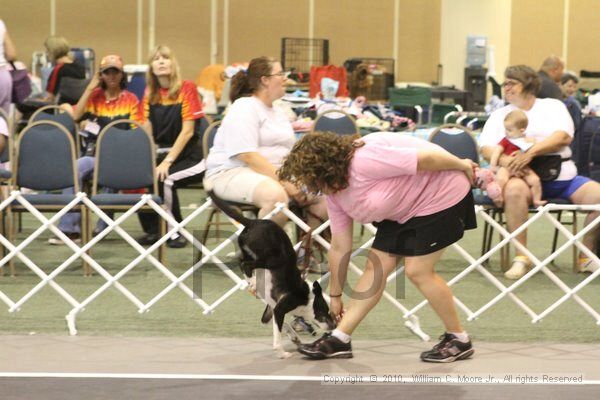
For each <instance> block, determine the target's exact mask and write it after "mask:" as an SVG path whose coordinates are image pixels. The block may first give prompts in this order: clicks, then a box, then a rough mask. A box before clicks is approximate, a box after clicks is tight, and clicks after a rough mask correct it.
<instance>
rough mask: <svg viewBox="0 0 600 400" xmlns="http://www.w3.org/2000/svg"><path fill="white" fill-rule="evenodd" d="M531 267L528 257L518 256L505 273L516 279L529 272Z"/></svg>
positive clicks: (508, 276) (506, 275)
mask: <svg viewBox="0 0 600 400" xmlns="http://www.w3.org/2000/svg"><path fill="white" fill-rule="evenodd" d="M530 269H531V267H530V266H529V260H528V259H527V257H523V256H516V257H515V258H514V260H513V263H512V266H511V267H510V269H509V270H508V271H506V272H505V273H504V277H505V278H506V279H511V280H514V281H516V280H517V279H520V278H521V277H522V276H523V275H525V274H526V273H527V272H529V270H530Z"/></svg>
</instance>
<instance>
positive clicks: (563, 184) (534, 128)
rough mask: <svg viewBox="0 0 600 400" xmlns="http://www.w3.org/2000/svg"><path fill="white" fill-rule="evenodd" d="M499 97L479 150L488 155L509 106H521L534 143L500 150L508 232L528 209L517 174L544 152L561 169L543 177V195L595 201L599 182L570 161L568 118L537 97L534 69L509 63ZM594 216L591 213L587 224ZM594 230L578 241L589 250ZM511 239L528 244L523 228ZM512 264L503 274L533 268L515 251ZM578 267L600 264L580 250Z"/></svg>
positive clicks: (513, 275)
mask: <svg viewBox="0 0 600 400" xmlns="http://www.w3.org/2000/svg"><path fill="white" fill-rule="evenodd" d="M504 76H505V81H504V98H505V99H506V102H507V103H508V104H507V105H506V106H504V107H502V108H500V109H498V110H496V111H494V112H492V114H491V115H490V117H489V119H488V120H487V122H486V124H485V126H484V127H483V131H482V133H481V136H480V138H479V142H480V144H481V153H482V154H483V156H484V157H485V158H487V159H488V160H489V159H490V158H491V154H492V152H493V149H494V147H495V146H496V144H497V143H498V142H499V141H500V140H501V139H502V136H503V131H504V129H503V123H504V118H505V116H506V115H507V114H508V113H509V112H511V111H513V110H521V111H523V112H524V113H525V114H526V115H527V118H528V120H529V123H528V127H527V132H528V136H531V137H534V138H535V144H534V145H533V146H531V148H529V150H527V151H526V152H520V153H517V154H513V155H512V156H508V155H505V154H503V155H502V156H501V157H500V160H499V162H498V165H500V166H502V167H505V168H508V170H509V171H510V172H511V174H513V175H514V176H511V177H510V179H509V180H508V182H507V183H506V185H505V187H504V193H503V196H504V213H505V215H506V223H507V228H508V231H509V232H513V231H515V230H516V229H518V228H519V227H520V226H521V225H522V224H523V223H525V222H526V221H527V217H528V208H529V205H530V204H531V202H532V196H531V190H529V185H528V184H527V183H526V182H525V181H524V180H523V179H522V177H523V175H524V170H525V168H527V166H528V165H529V163H530V162H531V161H532V160H533V158H534V157H537V156H540V155H544V154H558V155H560V156H561V158H562V159H563V161H562V163H561V169H560V172H559V174H558V176H557V178H556V179H555V180H552V181H547V182H542V192H543V198H562V199H567V200H570V201H571V202H573V203H574V204H599V203H600V183H598V182H595V181H592V180H591V179H589V178H587V177H584V176H580V175H578V174H577V167H576V166H575V163H574V162H573V161H572V160H570V159H569V158H570V157H571V149H570V148H569V144H570V143H571V141H572V140H573V121H572V119H571V117H570V116H569V112H568V111H567V108H566V107H565V105H564V104H563V102H562V101H560V100H556V99H540V98H536V94H537V93H538V91H539V89H540V80H539V78H538V76H537V74H536V73H535V71H534V70H533V69H531V68H530V67H528V66H525V65H515V66H510V67H508V68H507V69H506V71H505V72H504ZM597 216H598V212H590V213H589V214H588V215H587V217H586V219H585V224H586V225H587V224H588V223H590V222H591V221H593V220H594V219H595V218H596V217H597ZM598 232H599V230H598V229H591V230H590V231H589V232H587V234H586V235H584V237H583V239H581V242H582V243H583V244H584V245H585V246H586V247H587V248H588V249H590V251H592V252H594V251H595V250H596V241H597V238H598ZM516 240H517V241H518V242H519V243H521V244H522V245H523V246H524V247H525V248H527V231H523V232H521V233H520V234H519V235H517V236H516ZM516 253H517V256H516V257H515V259H514V260H513V263H512V266H511V268H510V269H509V270H508V271H506V273H505V274H504V275H505V277H507V278H508V279H519V278H521V277H522V276H523V275H525V274H526V273H527V272H528V271H529V269H530V268H531V267H532V265H531V261H530V260H529V259H528V258H527V257H526V256H525V254H524V253H523V252H522V251H521V250H520V249H516ZM578 268H579V270H580V271H582V272H593V271H595V270H597V269H598V268H600V266H599V265H596V264H595V263H594V262H592V261H591V259H589V258H588V257H587V256H586V255H585V253H583V252H582V253H580V257H579V261H578Z"/></svg>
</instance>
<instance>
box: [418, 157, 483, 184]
mask: <svg viewBox="0 0 600 400" xmlns="http://www.w3.org/2000/svg"><path fill="white" fill-rule="evenodd" d="M476 167H477V164H476V163H474V162H473V161H471V160H469V159H466V158H464V159H460V158H458V157H456V156H455V155H453V154H450V153H449V152H447V151H440V150H419V151H418V152H417V171H446V170H458V171H462V172H464V173H465V175H467V178H469V182H473V175H474V173H475V168H476Z"/></svg>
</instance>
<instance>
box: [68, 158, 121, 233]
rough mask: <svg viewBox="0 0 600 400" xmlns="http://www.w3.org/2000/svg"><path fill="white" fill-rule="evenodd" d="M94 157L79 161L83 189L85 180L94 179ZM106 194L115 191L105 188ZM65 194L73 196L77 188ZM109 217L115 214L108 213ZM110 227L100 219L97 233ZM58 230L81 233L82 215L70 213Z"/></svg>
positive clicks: (80, 182) (80, 183) (80, 180)
mask: <svg viewBox="0 0 600 400" xmlns="http://www.w3.org/2000/svg"><path fill="white" fill-rule="evenodd" d="M95 160H96V159H95V158H94V157H89V156H86V157H81V158H80V159H78V160H77V172H78V174H79V187H81V185H82V182H83V181H84V180H89V179H91V178H92V176H93V173H94V163H95ZM104 191H105V192H107V193H114V190H113V189H109V188H105V189H104ZM62 192H63V194H73V193H75V188H73V187H69V188H66V189H63V191H62ZM107 215H108V216H109V217H111V218H112V216H113V213H107ZM107 226H108V225H106V222H104V221H103V220H101V219H99V220H98V223H97V224H96V229H95V230H96V231H98V232H100V231H103V230H104V229H105V228H106V227H107ZM58 229H60V230H61V231H62V232H64V233H81V213H79V212H70V213H67V214H66V215H65V216H63V217H62V218H61V219H60V224H59V225H58Z"/></svg>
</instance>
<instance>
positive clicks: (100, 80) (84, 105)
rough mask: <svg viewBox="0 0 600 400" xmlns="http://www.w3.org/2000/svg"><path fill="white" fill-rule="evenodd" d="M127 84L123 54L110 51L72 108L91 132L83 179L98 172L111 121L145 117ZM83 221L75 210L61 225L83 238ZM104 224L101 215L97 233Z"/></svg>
mask: <svg viewBox="0 0 600 400" xmlns="http://www.w3.org/2000/svg"><path fill="white" fill-rule="evenodd" d="M126 87H127V77H126V76H125V73H124V72H123V61H122V60H121V57H120V56H118V55H108V56H106V57H104V58H102V61H100V68H99V71H98V73H96V74H95V75H94V77H93V78H92V80H91V81H90V83H89V85H88V86H87V88H86V89H85V92H84V93H83V95H82V96H81V99H79V102H78V103H77V106H76V107H75V109H74V110H73V109H71V108H69V109H68V111H69V112H71V114H72V116H73V118H74V119H75V120H76V121H79V120H82V119H83V121H82V122H81V126H82V128H83V133H85V134H86V135H87V138H86V139H85V140H86V142H87V145H86V153H85V156H83V157H81V158H79V159H78V160H77V171H78V174H79V180H80V182H82V181H84V180H88V179H91V177H92V174H93V172H94V164H95V157H94V154H95V145H96V139H97V135H98V133H99V132H100V131H101V130H102V129H104V127H105V126H107V125H108V124H109V123H111V122H113V121H116V120H119V119H132V120H134V121H141V116H140V108H139V101H138V99H137V97H136V96H135V95H134V94H133V93H131V92H129V91H127V90H125V88H126ZM122 128H124V127H122ZM108 190H110V189H108ZM63 193H73V188H68V189H65V190H64V191H63ZM80 225H81V214H80V213H78V212H73V213H68V214H66V215H65V216H64V217H62V218H61V220H60V224H59V226H58V228H59V229H60V230H61V231H63V232H64V233H65V234H66V235H67V236H68V237H69V238H70V239H71V240H74V241H76V242H79V241H80V239H81V226H80ZM104 228H106V223H105V222H104V221H103V220H101V219H99V220H98V224H97V225H96V229H95V230H94V233H95V234H97V233H98V232H100V231H101V230H103V229H104ZM48 243H50V244H54V245H60V244H63V241H62V240H60V239H58V238H50V239H49V240H48Z"/></svg>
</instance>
